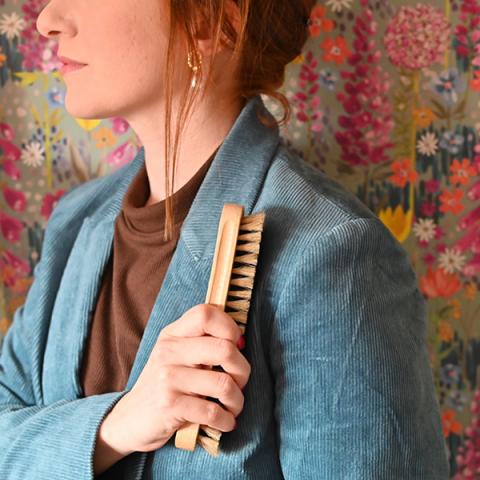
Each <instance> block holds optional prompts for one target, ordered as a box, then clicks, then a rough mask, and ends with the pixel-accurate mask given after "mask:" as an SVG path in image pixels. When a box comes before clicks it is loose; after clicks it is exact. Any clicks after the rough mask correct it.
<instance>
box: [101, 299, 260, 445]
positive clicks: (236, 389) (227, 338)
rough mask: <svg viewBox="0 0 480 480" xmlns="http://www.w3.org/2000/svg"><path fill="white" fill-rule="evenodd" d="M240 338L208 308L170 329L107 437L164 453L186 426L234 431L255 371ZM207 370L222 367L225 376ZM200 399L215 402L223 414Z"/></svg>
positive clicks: (114, 413)
mask: <svg viewBox="0 0 480 480" xmlns="http://www.w3.org/2000/svg"><path fill="white" fill-rule="evenodd" d="M240 337H241V331H240V328H239V327H238V325H237V324H236V323H235V322H234V321H233V319H232V318H231V317H230V316H229V315H228V314H227V313H225V312H223V311H222V310H220V309H219V308H217V307H215V306H213V305H208V304H199V305H196V306H194V307H192V308H191V309H190V310H188V311H187V312H185V314H184V315H183V316H182V317H180V318H179V319H178V320H176V321H175V322H172V323H171V324H169V325H167V326H166V327H165V328H164V329H163V330H162V331H161V332H160V335H159V336H158V339H157V343H156V344H155V346H154V348H153V350H152V352H151V355H150V357H149V359H148V361H147V363H146V365H145V367H144V369H143V371H142V373H141V374H140V376H139V378H138V380H137V382H136V383H135V385H134V386H133V387H132V389H131V391H130V392H128V393H127V394H125V396H124V397H122V399H121V400H120V401H119V402H118V403H117V404H116V405H115V407H114V408H113V409H112V410H111V412H110V413H109V414H108V415H107V417H106V418H105V422H106V423H107V425H106V426H105V428H106V429H108V432H109V435H110V436H111V435H114V432H118V435H121V437H123V438H122V440H121V442H122V443H123V445H122V447H121V450H123V452H124V453H126V454H127V453H128V452H133V451H142V452H149V451H152V450H155V449H158V448H161V447H162V446H163V445H164V444H165V443H167V442H168V440H169V439H170V438H171V437H172V435H173V434H174V433H175V432H176V431H177V430H178V429H179V428H180V427H181V426H183V424H184V423H185V422H192V423H198V424H204V425H209V426H210V427H213V428H216V429H217V430H221V431H224V432H226V431H231V430H233V428H234V426H235V417H237V416H238V415H239V414H240V412H241V411H242V410H243V403H244V396H243V393H242V389H243V388H244V387H245V385H246V383H247V382H248V378H249V376H250V371H251V367H250V364H249V363H248V361H247V360H246V358H245V357H244V356H243V355H242V354H241V353H240V351H239V349H238V347H237V342H238V341H239V339H240ZM203 365H210V366H213V365H221V366H222V368H223V369H224V370H225V372H217V371H213V370H206V369H203V368H202V366H203ZM199 395H201V396H209V397H213V398H217V399H218V400H220V402H221V403H222V404H223V405H224V406H225V408H222V406H221V405H218V404H217V403H215V402H213V401H210V400H207V399H202V398H199ZM115 436H116V435H115ZM118 441H119V440H118V437H117V441H116V445H117V446H118V445H120V443H118Z"/></svg>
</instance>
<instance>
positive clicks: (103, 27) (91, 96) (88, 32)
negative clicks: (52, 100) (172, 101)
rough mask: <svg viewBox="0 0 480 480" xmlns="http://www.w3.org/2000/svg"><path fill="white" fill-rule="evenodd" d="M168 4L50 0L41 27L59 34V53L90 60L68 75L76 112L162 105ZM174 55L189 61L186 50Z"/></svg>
mask: <svg viewBox="0 0 480 480" xmlns="http://www.w3.org/2000/svg"><path fill="white" fill-rule="evenodd" d="M168 4H169V0H141V1H139V0H50V1H49V2H48V3H47V5H46V6H45V8H44V9H43V10H42V12H41V13H40V15H39V17H38V19H37V29H38V31H39V32H40V34H42V35H43V36H45V37H50V38H54V39H56V40H57V42H58V55H60V56H65V57H70V58H71V59H73V60H76V61H78V62H80V63H85V64H87V65H86V66H85V67H83V68H81V69H79V70H75V71H72V72H69V73H66V74H65V76H64V81H65V84H66V87H67V92H66V97H65V107H66V109H67V111H68V112H69V113H70V114H71V115H73V116H75V117H78V118H110V117H113V116H120V117H124V118H129V117H132V116H134V115H136V114H137V113H138V111H139V109H142V107H143V109H145V110H147V109H150V108H155V109H157V108H158V107H159V106H161V105H159V102H163V99H164V95H162V93H161V92H162V89H163V88H164V86H163V73H164V64H165V55H166V48H167V40H168V28H169V17H168V8H167V7H168ZM178 45H179V43H178V42H177V46H178ZM177 48H181V47H177ZM174 58H176V59H181V58H185V63H186V61H187V58H186V53H185V50H177V54H176V56H175V57H174ZM178 61H181V60H178ZM177 72H178V69H177ZM177 75H178V74H177ZM178 80H179V79H177V80H176V81H177V82H178ZM173 85H176V83H175V82H174V84H173Z"/></svg>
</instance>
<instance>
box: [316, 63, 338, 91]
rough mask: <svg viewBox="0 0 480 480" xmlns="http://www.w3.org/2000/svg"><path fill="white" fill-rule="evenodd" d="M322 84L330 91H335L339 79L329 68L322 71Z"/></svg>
mask: <svg viewBox="0 0 480 480" xmlns="http://www.w3.org/2000/svg"><path fill="white" fill-rule="evenodd" d="M319 73H320V78H319V80H320V84H321V85H323V86H324V87H327V88H328V89H329V90H335V83H336V82H337V80H338V77H337V76H336V75H335V74H334V73H333V72H332V71H331V70H330V69H328V68H323V69H322V70H320V72H319Z"/></svg>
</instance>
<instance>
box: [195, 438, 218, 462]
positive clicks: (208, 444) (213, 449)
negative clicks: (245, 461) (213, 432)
mask: <svg viewBox="0 0 480 480" xmlns="http://www.w3.org/2000/svg"><path fill="white" fill-rule="evenodd" d="M197 443H198V444H199V445H200V446H201V447H202V448H203V449H204V450H206V451H207V453H209V454H210V455H212V456H213V457H218V456H219V455H220V442H219V441H218V440H214V439H213V438H210V437H207V436H204V435H198V437H197Z"/></svg>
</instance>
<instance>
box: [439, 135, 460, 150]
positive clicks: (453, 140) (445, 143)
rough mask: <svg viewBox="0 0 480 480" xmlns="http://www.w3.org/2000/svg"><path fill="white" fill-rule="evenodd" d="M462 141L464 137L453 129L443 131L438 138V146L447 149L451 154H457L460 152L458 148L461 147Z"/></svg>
mask: <svg viewBox="0 0 480 480" xmlns="http://www.w3.org/2000/svg"><path fill="white" fill-rule="evenodd" d="M463 142H464V138H463V137H462V135H459V134H458V133H455V132H454V131H451V132H444V133H443V135H442V138H441V140H440V148H444V149H445V150H448V151H449V152H450V153H451V154H453V155H457V154H458V153H459V152H460V148H461V147H462V145H463Z"/></svg>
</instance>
